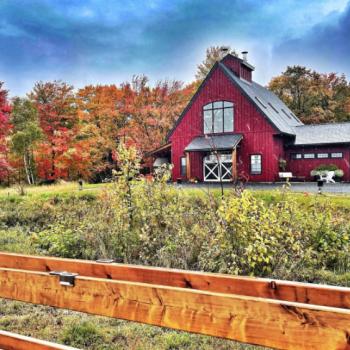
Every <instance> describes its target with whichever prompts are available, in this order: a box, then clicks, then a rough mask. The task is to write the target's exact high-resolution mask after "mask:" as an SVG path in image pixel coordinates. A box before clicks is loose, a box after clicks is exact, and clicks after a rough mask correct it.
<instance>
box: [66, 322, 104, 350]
mask: <svg viewBox="0 0 350 350" xmlns="http://www.w3.org/2000/svg"><path fill="white" fill-rule="evenodd" d="M103 340H104V337H103V335H102V333H101V332H100V331H99V329H98V328H97V327H96V326H95V325H94V324H93V323H91V322H88V321H84V322H82V323H78V324H76V323H74V324H71V325H69V326H67V327H66V328H65V329H64V330H63V333H62V336H61V341H62V342H63V344H66V345H70V346H77V347H82V348H86V347H90V346H91V345H95V346H96V345H98V344H101V343H103Z"/></svg>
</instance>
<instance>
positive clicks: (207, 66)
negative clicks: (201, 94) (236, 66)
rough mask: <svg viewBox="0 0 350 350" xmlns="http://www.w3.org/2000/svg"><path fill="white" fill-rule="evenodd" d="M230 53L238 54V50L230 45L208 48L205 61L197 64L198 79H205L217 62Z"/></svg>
mask: <svg viewBox="0 0 350 350" xmlns="http://www.w3.org/2000/svg"><path fill="white" fill-rule="evenodd" d="M229 53H230V54H231V55H234V56H238V54H237V52H236V51H235V50H233V49H231V47H230V46H210V47H209V48H207V51H206V57H205V59H204V61H203V62H202V63H201V64H199V65H198V66H197V73H196V80H197V81H199V82H201V81H203V80H204V78H205V77H206V76H207V75H208V73H209V71H210V70H211V68H212V67H213V65H214V64H215V62H217V61H220V60H222V59H223V58H224V57H225V56H226V55H227V54H229Z"/></svg>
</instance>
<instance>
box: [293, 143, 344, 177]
mask: <svg viewBox="0 0 350 350" xmlns="http://www.w3.org/2000/svg"><path fill="white" fill-rule="evenodd" d="M331 152H342V153H343V158H326V159H318V158H315V159H291V154H293V153H331ZM286 160H287V167H288V170H289V171H291V172H292V173H293V175H295V176H305V177H306V180H308V181H310V180H313V178H312V177H311V175H310V172H311V170H313V169H315V168H316V167H318V166H319V165H323V164H334V165H336V166H337V167H338V168H340V169H342V170H343V171H344V177H343V178H342V181H350V170H349V168H350V163H349V162H350V147H349V146H345V145H344V146H338V147H337V146H332V147H324V146H317V147H295V148H291V149H287V150H286Z"/></svg>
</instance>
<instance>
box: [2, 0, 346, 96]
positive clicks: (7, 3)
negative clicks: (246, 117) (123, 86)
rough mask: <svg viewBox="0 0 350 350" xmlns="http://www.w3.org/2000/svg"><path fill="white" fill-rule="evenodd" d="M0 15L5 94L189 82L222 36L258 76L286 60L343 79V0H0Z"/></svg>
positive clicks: (279, 68) (266, 77)
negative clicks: (59, 86) (38, 86)
mask: <svg viewBox="0 0 350 350" xmlns="http://www.w3.org/2000/svg"><path fill="white" fill-rule="evenodd" d="M0 14H1V16H0V81H4V82H5V84H6V85H5V86H6V88H7V89H9V90H10V94H11V96H14V95H24V94H25V93H26V92H28V91H29V90H30V89H31V88H32V86H33V84H34V83H35V82H36V81H38V80H42V81H49V80H53V79H61V80H64V81H67V82H69V83H71V84H73V85H74V86H75V87H77V88H79V87H82V86H84V85H87V84H98V83H100V84H110V83H116V84H119V83H121V82H123V81H126V80H130V79H131V77H132V75H133V74H142V73H143V74H146V75H148V76H149V77H150V78H151V82H155V81H156V80H159V79H165V78H167V79H178V80H182V81H185V82H190V81H192V80H193V79H194V74H195V72H196V66H197V64H198V63H200V62H201V61H202V60H203V58H204V55H205V49H206V48H207V47H209V46H211V45H222V44H224V45H230V46H231V47H233V48H235V49H236V50H237V51H239V52H240V51H243V50H248V51H249V54H248V57H249V61H250V62H251V63H252V64H253V65H255V67H256V71H255V72H254V80H256V81H258V82H260V83H262V84H266V83H267V82H268V81H269V80H270V78H271V77H272V76H274V75H277V74H279V73H280V72H281V71H283V70H284V69H285V68H286V66H287V65H292V64H302V65H306V66H308V67H310V68H313V69H316V70H319V71H324V72H328V71H336V72H339V73H345V74H346V75H347V77H348V78H350V59H349V57H350V35H349V33H350V1H349V0H323V1H322V0H266V1H263V0H237V1H236V0H220V1H216V0H194V1H191V0H147V1H141V0H123V1H117V0H0Z"/></svg>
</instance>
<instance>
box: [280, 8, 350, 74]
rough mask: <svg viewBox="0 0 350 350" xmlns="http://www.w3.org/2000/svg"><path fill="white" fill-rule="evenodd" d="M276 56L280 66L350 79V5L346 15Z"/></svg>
mask: <svg viewBox="0 0 350 350" xmlns="http://www.w3.org/2000/svg"><path fill="white" fill-rule="evenodd" d="M273 56H274V57H276V59H277V60H278V61H279V62H284V63H285V66H286V65H287V64H290V65H291V64H297V63H299V64H303V65H306V66H308V67H310V68H314V69H319V70H323V71H328V72H330V71H335V72H338V73H345V74H346V75H347V76H348V78H350V59H349V57H350V5H348V7H347V9H346V10H345V11H344V13H343V14H342V15H341V16H339V17H336V18H334V17H333V16H330V18H329V19H328V20H327V21H326V22H325V23H322V24H318V25H316V26H314V27H313V28H312V29H311V30H309V31H308V32H307V33H305V35H303V36H301V37H299V38H297V39H293V40H286V41H285V42H284V43H282V44H281V45H279V46H277V47H276V48H275V49H274V51H273Z"/></svg>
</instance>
